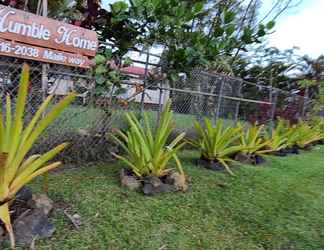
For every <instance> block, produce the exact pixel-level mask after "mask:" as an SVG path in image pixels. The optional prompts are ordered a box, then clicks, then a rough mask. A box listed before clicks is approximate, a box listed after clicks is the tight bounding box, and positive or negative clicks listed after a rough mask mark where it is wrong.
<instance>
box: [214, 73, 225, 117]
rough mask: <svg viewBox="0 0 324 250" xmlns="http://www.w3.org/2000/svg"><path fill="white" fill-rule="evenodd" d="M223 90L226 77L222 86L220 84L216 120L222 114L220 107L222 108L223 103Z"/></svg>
mask: <svg viewBox="0 0 324 250" xmlns="http://www.w3.org/2000/svg"><path fill="white" fill-rule="evenodd" d="M223 90H224V79H223V78H222V81H221V86H220V89H219V95H218V101H217V107H216V113H215V121H216V120H218V118H219V115H220V109H221V105H222V96H223Z"/></svg>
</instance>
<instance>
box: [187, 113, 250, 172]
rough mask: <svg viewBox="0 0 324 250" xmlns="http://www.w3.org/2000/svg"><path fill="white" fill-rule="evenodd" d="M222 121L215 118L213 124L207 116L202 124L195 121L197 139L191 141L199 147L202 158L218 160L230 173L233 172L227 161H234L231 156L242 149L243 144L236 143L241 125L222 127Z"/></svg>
mask: <svg viewBox="0 0 324 250" xmlns="http://www.w3.org/2000/svg"><path fill="white" fill-rule="evenodd" d="M223 123H224V122H223V120H217V122H216V124H215V126H213V125H212V122H211V120H210V119H207V118H206V119H205V122H204V124H203V125H201V124H200V123H199V122H197V121H196V122H195V128H196V130H197V133H198V139H197V140H195V141H192V142H191V143H192V144H193V145H195V146H196V147H197V148H199V150H200V152H201V156H202V158H203V159H205V160H208V161H217V162H220V163H221V164H222V165H223V166H224V167H225V169H226V170H227V171H228V172H229V173H230V174H233V173H232V171H231V170H230V168H229V165H228V163H230V162H233V161H234V160H233V159H231V156H233V155H234V154H235V153H237V152H239V151H241V150H243V149H244V146H241V145H237V144H236V142H237V140H238V139H239V137H240V136H241V132H242V129H241V126H237V127H232V126H229V127H224V126H223Z"/></svg>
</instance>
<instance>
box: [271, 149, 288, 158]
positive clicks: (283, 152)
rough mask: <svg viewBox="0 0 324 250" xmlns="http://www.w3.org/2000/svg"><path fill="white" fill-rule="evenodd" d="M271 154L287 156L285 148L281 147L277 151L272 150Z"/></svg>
mask: <svg viewBox="0 0 324 250" xmlns="http://www.w3.org/2000/svg"><path fill="white" fill-rule="evenodd" d="M273 155H275V156H281V157H283V156H287V152H286V150H284V149H281V150H279V151H276V152H274V153H273Z"/></svg>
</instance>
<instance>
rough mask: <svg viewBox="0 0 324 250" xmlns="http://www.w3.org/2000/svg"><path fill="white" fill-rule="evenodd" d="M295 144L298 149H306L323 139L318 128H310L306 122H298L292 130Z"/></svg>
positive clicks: (323, 136)
mask: <svg viewBox="0 0 324 250" xmlns="http://www.w3.org/2000/svg"><path fill="white" fill-rule="evenodd" d="M294 130H295V131H294V133H295V134H296V143H297V145H298V146H299V147H300V148H306V147H308V146H310V145H312V144H313V143H315V142H318V141H320V140H322V139H324V134H323V133H322V132H321V129H320V127H319V126H310V125H309V124H308V123H307V122H306V121H300V122H299V123H298V124H297V125H296V126H295V128H294Z"/></svg>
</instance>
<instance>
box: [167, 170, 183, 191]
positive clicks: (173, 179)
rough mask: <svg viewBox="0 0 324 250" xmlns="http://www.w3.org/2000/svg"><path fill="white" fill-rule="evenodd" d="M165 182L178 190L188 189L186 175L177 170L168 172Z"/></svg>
mask: <svg viewBox="0 0 324 250" xmlns="http://www.w3.org/2000/svg"><path fill="white" fill-rule="evenodd" d="M166 184H169V185H173V186H174V188H175V189H176V190H178V191H183V192H185V191H187V190H188V184H187V180H186V176H185V175H183V174H180V173H178V172H173V173H171V174H169V175H168V176H167V178H166Z"/></svg>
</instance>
